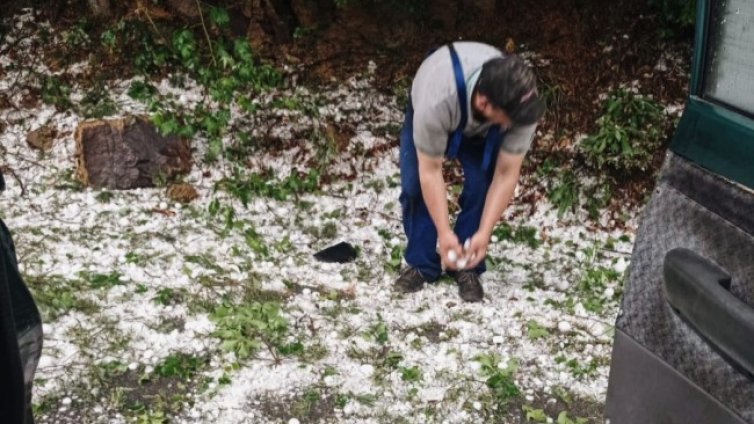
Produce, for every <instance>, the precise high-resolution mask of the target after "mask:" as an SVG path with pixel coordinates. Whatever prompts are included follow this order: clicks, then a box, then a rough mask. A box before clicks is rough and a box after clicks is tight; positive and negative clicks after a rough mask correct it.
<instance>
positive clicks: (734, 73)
mask: <svg viewBox="0 0 754 424" xmlns="http://www.w3.org/2000/svg"><path fill="white" fill-rule="evenodd" d="M711 3H712V5H711V6H712V8H711V10H710V13H711V20H710V27H709V43H708V49H707V61H706V69H705V79H704V96H705V97H706V98H709V99H712V100H717V101H719V102H722V103H725V104H727V105H729V106H732V107H734V108H736V109H739V110H742V111H744V112H747V113H748V114H754V1H751V0H719V1H712V2H711Z"/></svg>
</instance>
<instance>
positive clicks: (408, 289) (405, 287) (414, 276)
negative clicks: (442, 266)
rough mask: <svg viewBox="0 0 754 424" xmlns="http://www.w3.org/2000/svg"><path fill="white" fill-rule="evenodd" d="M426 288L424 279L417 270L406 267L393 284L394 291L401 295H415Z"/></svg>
mask: <svg viewBox="0 0 754 424" xmlns="http://www.w3.org/2000/svg"><path fill="white" fill-rule="evenodd" d="M422 287H424V277H422V274H421V272H419V270H417V269H416V268H412V267H410V266H406V267H405V268H403V269H402V270H401V274H400V275H399V276H398V279H397V280H395V284H393V289H394V290H395V291H397V292H401V293H414V292H418V291H419V290H421V289H422Z"/></svg>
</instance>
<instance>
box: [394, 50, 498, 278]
mask: <svg viewBox="0 0 754 424" xmlns="http://www.w3.org/2000/svg"><path fill="white" fill-rule="evenodd" d="M449 49H450V56H451V60H452V62H453V73H454V75H455V79H456V88H457V92H458V102H459V103H460V107H461V122H460V124H459V125H458V128H456V130H455V131H453V133H451V134H450V135H449V136H448V147H447V149H446V151H445V156H446V157H447V158H448V159H458V161H459V162H460V163H461V167H462V169H463V177H464V178H463V191H462V192H461V196H460V198H459V205H460V208H461V211H460V213H459V215H458V219H457V220H456V224H455V228H454V231H455V233H456V236H458V240H459V241H460V242H461V243H463V242H464V241H465V240H466V239H468V238H470V237H471V236H472V235H474V233H475V232H476V231H477V229H478V228H479V221H480V220H481V219H482V211H483V209H484V202H485V199H486V197H487V190H488V189H489V187H490V183H491V182H492V177H493V175H494V172H495V162H496V161H494V160H493V159H494V158H496V157H497V153H498V151H499V149H500V142H501V139H502V132H501V130H500V126H499V125H494V126H492V127H490V129H489V130H488V132H487V135H486V136H485V138H484V142H483V143H474V142H472V141H471V140H469V139H468V138H467V137H465V136H464V135H463V130H464V128H465V127H466V122H467V120H468V110H466V109H467V106H466V105H467V101H468V100H467V96H466V83H465V81H464V76H463V69H462V68H461V62H460V60H459V59H458V55H457V53H456V51H455V49H454V48H453V45H452V44H449ZM413 118H414V110H413V105H412V103H411V99H410V98H409V102H408V106H407V108H406V116H405V120H404V122H403V127H402V129H401V134H400V141H401V147H400V169H401V194H400V203H401V208H402V210H403V229H404V231H405V233H406V238H407V240H408V244H407V246H406V252H405V254H404V258H405V259H406V263H407V264H408V265H410V266H411V267H413V268H415V269H417V270H419V271H420V272H421V274H422V276H423V277H424V278H425V279H426V280H427V281H435V280H437V279H438V278H439V277H440V273H441V272H442V270H441V268H440V256H439V255H438V253H437V229H436V228H435V225H434V223H433V222H432V217H431V216H430V215H429V211H428V210H427V206H426V205H425V203H424V198H423V197H422V193H421V185H420V182H419V166H418V162H417V158H416V147H415V146H414V131H413ZM485 269H486V268H485V263H484V261H482V262H480V263H479V265H477V267H476V269H475V271H476V272H477V273H480V274H481V273H482V272H484V271H485Z"/></svg>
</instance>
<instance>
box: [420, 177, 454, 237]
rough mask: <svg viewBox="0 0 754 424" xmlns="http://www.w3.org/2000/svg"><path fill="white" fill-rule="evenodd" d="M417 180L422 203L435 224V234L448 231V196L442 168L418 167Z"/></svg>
mask: <svg viewBox="0 0 754 424" xmlns="http://www.w3.org/2000/svg"><path fill="white" fill-rule="evenodd" d="M419 181H420V183H421V189H422V196H423V198H424V204H425V205H426V206H427V210H428V211H429V216H430V217H432V222H433V223H434V224H435V228H436V229H437V234H442V233H444V232H446V231H450V221H449V218H448V198H447V192H446V187H445V180H444V179H443V177H442V168H439V169H434V168H432V167H429V166H428V167H426V168H423V167H421V166H420V168H419Z"/></svg>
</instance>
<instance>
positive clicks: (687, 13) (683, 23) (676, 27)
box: [650, 0, 696, 37]
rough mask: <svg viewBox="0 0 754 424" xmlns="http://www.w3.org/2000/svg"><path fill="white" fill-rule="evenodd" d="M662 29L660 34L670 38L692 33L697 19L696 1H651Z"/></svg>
mask: <svg viewBox="0 0 754 424" xmlns="http://www.w3.org/2000/svg"><path fill="white" fill-rule="evenodd" d="M650 4H651V5H652V7H653V8H654V9H655V10H656V11H657V14H658V15H659V18H660V22H661V24H662V27H661V28H660V33H661V34H662V35H663V36H666V37H669V36H673V35H679V34H684V33H689V34H690V33H692V30H693V29H694V21H695V19H696V0H650Z"/></svg>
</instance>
